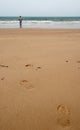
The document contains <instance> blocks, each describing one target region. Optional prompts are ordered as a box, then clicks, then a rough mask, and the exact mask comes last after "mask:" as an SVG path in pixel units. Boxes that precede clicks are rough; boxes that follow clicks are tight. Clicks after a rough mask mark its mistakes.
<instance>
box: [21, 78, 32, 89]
mask: <svg viewBox="0 0 80 130" xmlns="http://www.w3.org/2000/svg"><path fill="white" fill-rule="evenodd" d="M20 85H21V86H23V87H25V88H26V89H32V88H33V86H32V84H31V83H30V82H29V81H27V80H21V81H20Z"/></svg>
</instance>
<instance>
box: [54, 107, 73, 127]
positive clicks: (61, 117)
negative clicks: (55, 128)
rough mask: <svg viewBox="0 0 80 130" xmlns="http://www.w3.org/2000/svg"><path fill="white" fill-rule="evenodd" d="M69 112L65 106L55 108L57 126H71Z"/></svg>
mask: <svg viewBox="0 0 80 130" xmlns="http://www.w3.org/2000/svg"><path fill="white" fill-rule="evenodd" d="M70 115H71V113H70V110H69V109H68V108H67V106H65V105H58V107H57V124H58V125H60V126H62V127H69V126H70V125H71V119H70Z"/></svg>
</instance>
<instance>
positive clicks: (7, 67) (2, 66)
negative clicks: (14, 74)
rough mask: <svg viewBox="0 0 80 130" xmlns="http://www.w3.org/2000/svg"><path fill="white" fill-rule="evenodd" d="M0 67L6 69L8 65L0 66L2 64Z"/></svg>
mask: <svg viewBox="0 0 80 130" xmlns="http://www.w3.org/2000/svg"><path fill="white" fill-rule="evenodd" d="M0 67H6V68H8V65H2V64H1V65H0Z"/></svg>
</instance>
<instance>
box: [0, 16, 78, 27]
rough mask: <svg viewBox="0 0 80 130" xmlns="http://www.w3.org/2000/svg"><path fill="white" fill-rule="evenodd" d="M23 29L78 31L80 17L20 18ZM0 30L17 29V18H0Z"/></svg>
mask: <svg viewBox="0 0 80 130" xmlns="http://www.w3.org/2000/svg"><path fill="white" fill-rule="evenodd" d="M22 18H23V22H22V25H23V28H52V29H58V28H60V29H61V28H62V29H80V17H22ZM0 28H19V21H18V17H0Z"/></svg>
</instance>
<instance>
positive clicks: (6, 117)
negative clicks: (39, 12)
mask: <svg viewBox="0 0 80 130" xmlns="http://www.w3.org/2000/svg"><path fill="white" fill-rule="evenodd" d="M79 99H80V30H76V29H75V30H74V29H72V30H71V29H66V30H65V29H63V30H61V29H60V30H58V29H57V30H56V29H54V30H53V29H52V30H51V29H0V130H80V101H79Z"/></svg>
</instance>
